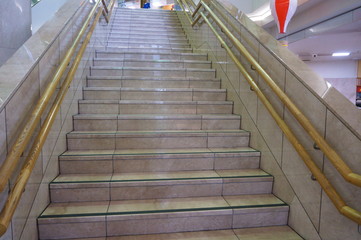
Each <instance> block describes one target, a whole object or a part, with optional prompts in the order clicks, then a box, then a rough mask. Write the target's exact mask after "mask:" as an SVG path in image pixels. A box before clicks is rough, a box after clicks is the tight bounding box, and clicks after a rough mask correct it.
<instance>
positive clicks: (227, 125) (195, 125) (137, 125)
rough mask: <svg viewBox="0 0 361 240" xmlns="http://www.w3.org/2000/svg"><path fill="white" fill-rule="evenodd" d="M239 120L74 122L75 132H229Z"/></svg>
mask: <svg viewBox="0 0 361 240" xmlns="http://www.w3.org/2000/svg"><path fill="white" fill-rule="evenodd" d="M239 127H240V120H234V119H231V120H223V119H220V120H218V119H203V120H202V119H185V120H183V119H182V120H179V119H165V120H160V119H157V120H152V119H130V120H127V119H111V120H96V119H95V120H92V119H89V120H80V119H75V120H74V130H75V131H140V130H149V131H150V130H231V129H239Z"/></svg>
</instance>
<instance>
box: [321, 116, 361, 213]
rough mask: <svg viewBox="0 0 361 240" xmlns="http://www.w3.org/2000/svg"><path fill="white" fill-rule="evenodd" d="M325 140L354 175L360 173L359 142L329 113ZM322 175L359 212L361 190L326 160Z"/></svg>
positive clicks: (357, 138)
mask: <svg viewBox="0 0 361 240" xmlns="http://www.w3.org/2000/svg"><path fill="white" fill-rule="evenodd" d="M326 140H327V141H328V143H329V144H330V146H331V147H332V148H333V149H334V150H335V152H336V153H337V154H338V155H339V156H340V157H341V159H343V161H344V162H345V163H346V164H347V165H348V166H349V167H350V168H351V170H352V171H353V172H354V173H358V174H360V173H361V166H360V158H359V155H360V154H359V149H360V148H361V141H360V139H359V137H358V136H357V135H355V134H354V133H353V132H352V131H351V130H350V129H348V128H347V127H346V126H345V125H343V124H342V123H340V121H339V119H338V118H337V117H336V116H335V115H334V114H333V113H331V112H330V111H327V127H326ZM324 173H325V175H326V176H327V178H328V179H329V180H330V181H331V183H332V184H333V186H334V187H335V188H336V190H337V191H338V192H339V193H340V195H341V196H342V197H343V198H344V200H345V201H346V203H347V204H349V205H350V206H351V207H353V208H355V209H358V210H359V211H360V209H361V203H360V201H359V199H360V198H361V189H360V188H359V187H357V186H354V185H352V184H350V183H348V182H346V181H345V180H344V179H343V177H342V176H341V175H340V174H339V173H338V172H337V170H336V169H335V167H334V166H333V165H332V163H331V162H330V160H329V159H328V158H326V160H325V166H324Z"/></svg>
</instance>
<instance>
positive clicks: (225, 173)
mask: <svg viewBox="0 0 361 240" xmlns="http://www.w3.org/2000/svg"><path fill="white" fill-rule="evenodd" d="M216 172H217V174H218V175H219V176H221V177H252V176H269V174H268V173H266V172H264V171H262V170H261V169H239V170H238V169H237V170H217V171H216Z"/></svg>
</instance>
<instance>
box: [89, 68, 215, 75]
mask: <svg viewBox="0 0 361 240" xmlns="http://www.w3.org/2000/svg"><path fill="white" fill-rule="evenodd" d="M90 76H116V77H121V76H127V77H173V78H175V77H198V78H215V77H216V72H215V71H214V70H212V69H210V70H208V69H205V70H194V69H169V70H168V69H162V70H148V69H142V68H138V69H123V68H93V67H92V68H90Z"/></svg>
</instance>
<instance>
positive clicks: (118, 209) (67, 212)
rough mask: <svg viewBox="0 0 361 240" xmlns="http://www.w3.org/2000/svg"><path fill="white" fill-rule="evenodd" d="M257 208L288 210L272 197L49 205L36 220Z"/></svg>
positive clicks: (257, 195)
mask: <svg viewBox="0 0 361 240" xmlns="http://www.w3.org/2000/svg"><path fill="white" fill-rule="evenodd" d="M259 208H273V210H276V211H277V209H278V208H279V209H280V210H281V211H282V210H283V211H284V210H286V209H288V206H287V204H286V203H284V202H283V201H281V200H280V199H279V198H277V197H276V196H274V195H272V194H253V195H234V196H218V197H194V198H167V199H149V200H121V201H101V202H81V203H51V204H50V205H49V206H48V207H47V208H46V209H45V211H44V212H43V213H42V214H41V215H40V216H39V221H41V219H46V218H64V217H67V218H69V217H88V216H109V215H138V214H159V213H176V212H195V211H214V210H232V209H259ZM274 208H276V209H274ZM45 221H46V220H45Z"/></svg>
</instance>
